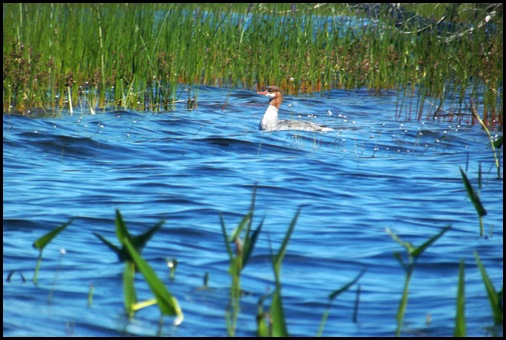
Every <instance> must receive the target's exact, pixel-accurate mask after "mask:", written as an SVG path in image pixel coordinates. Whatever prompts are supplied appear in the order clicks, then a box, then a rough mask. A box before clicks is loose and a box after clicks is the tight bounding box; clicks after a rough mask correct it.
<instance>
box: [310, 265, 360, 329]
mask: <svg viewBox="0 0 506 340" xmlns="http://www.w3.org/2000/svg"><path fill="white" fill-rule="evenodd" d="M364 273H365V269H364V270H362V271H361V272H360V273H359V274H358V275H357V277H355V278H354V279H353V280H351V281H350V282H348V283H347V284H345V285H344V286H342V287H341V288H339V289H337V290H335V291H333V292H332V293H330V295H329V300H330V301H329V304H328V306H327V310H326V311H325V312H324V313H323V316H322V321H321V322H320V329H319V330H318V334H317V335H316V336H317V337H321V336H322V333H323V329H324V328H325V323H326V322H327V318H328V316H329V312H330V307H331V306H332V301H334V299H335V298H336V297H337V296H338V295H339V294H341V293H342V292H345V291H347V290H348V289H349V288H350V287H351V286H353V285H354V284H355V283H356V282H357V281H358V280H360V278H361V277H362V275H364ZM359 289H360V286H359ZM356 308H357V304H355V309H356ZM355 318H356V316H354V319H355Z"/></svg>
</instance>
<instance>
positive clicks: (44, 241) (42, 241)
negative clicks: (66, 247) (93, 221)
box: [33, 218, 74, 284]
mask: <svg viewBox="0 0 506 340" xmlns="http://www.w3.org/2000/svg"><path fill="white" fill-rule="evenodd" d="M72 221H74V218H71V219H69V221H68V222H66V223H63V224H62V225H61V226H59V227H57V228H55V229H53V230H51V231H50V232H49V233H47V234H45V235H43V236H42V237H40V238H38V239H37V240H36V241H35V242H33V247H34V248H36V249H39V258H38V259H37V265H36V266H35V274H34V275H33V282H34V283H35V284H37V278H38V276H39V269H40V264H41V262H42V252H43V251H44V248H45V247H46V246H47V245H48V244H49V243H50V242H51V241H52V240H53V239H54V238H55V237H56V236H58V234H60V233H61V232H62V231H63V230H65V229H66V228H67V227H68V226H69V225H70V224H71V223H72Z"/></svg>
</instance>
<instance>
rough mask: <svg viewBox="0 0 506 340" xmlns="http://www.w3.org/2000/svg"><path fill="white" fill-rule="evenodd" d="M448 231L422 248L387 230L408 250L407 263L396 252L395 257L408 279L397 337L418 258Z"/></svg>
mask: <svg viewBox="0 0 506 340" xmlns="http://www.w3.org/2000/svg"><path fill="white" fill-rule="evenodd" d="M448 230H450V227H449V226H448V227H445V228H443V229H442V230H441V231H440V232H439V233H437V234H436V235H434V236H432V237H431V238H430V239H428V240H427V241H425V242H424V243H423V244H422V245H421V246H419V247H416V248H415V247H414V246H413V245H412V244H411V243H409V242H404V241H402V240H401V239H400V238H399V237H398V236H397V235H396V234H394V233H393V232H392V231H391V230H390V229H387V230H386V232H387V233H388V234H389V235H390V236H391V237H392V238H393V239H394V241H396V242H397V243H399V244H400V245H401V246H403V247H404V248H406V253H407V255H408V259H407V262H404V260H403V259H402V255H401V253H400V252H395V253H394V257H395V258H396V259H397V261H399V263H400V265H401V267H402V269H404V271H405V272H406V277H405V279H404V289H403V292H402V298H401V302H400V304H399V309H398V311H397V329H396V331H395V335H396V336H400V335H401V330H402V324H403V321H404V314H405V313H406V308H407V306H408V294H409V284H410V281H411V276H412V275H413V271H414V270H415V267H416V262H417V260H418V258H419V257H420V256H421V255H422V253H423V252H424V251H425V250H426V249H427V248H428V247H429V246H430V245H431V244H432V243H434V242H435V241H436V240H437V239H438V238H440V237H441V236H443V234H444V233H446V232H447V231H448Z"/></svg>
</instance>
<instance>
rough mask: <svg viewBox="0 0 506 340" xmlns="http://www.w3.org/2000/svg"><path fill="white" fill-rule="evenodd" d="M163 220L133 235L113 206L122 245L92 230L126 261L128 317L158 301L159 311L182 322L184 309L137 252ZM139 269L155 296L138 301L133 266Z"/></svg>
mask: <svg viewBox="0 0 506 340" xmlns="http://www.w3.org/2000/svg"><path fill="white" fill-rule="evenodd" d="M163 223H164V222H163V220H162V221H160V222H159V223H157V224H156V225H155V226H154V227H152V228H151V229H149V230H147V231H146V232H145V233H143V234H140V235H138V236H135V237H132V236H131V235H130V233H129V232H128V228H127V226H126V224H125V222H124V221H123V217H122V216H121V212H120V211H119V209H116V222H115V224H116V236H117V238H118V240H119V242H120V243H121V245H122V248H121V249H120V248H119V247H117V246H115V245H114V244H112V243H111V242H109V241H107V240H106V239H105V238H104V237H103V236H101V235H100V234H98V233H94V235H95V236H96V237H98V238H99V239H100V240H101V241H102V242H103V243H104V244H105V245H107V246H108V247H109V248H110V249H111V250H112V251H113V252H114V253H116V255H117V256H118V259H119V260H120V261H124V262H125V271H124V272H123V290H124V296H125V308H126V311H127V314H128V316H129V317H132V316H133V314H134V312H136V311H137V310H139V309H142V308H144V307H147V306H151V305H153V304H155V303H157V304H158V307H159V309H160V312H161V313H162V315H171V316H174V315H175V316H176V320H175V321H174V324H175V325H179V324H180V323H181V322H183V312H182V310H181V308H180V307H179V304H178V302H177V299H176V298H175V297H174V296H172V295H171V294H170V292H169V291H168V290H167V288H166V287H165V285H164V284H163V282H162V281H161V280H160V279H159V278H158V277H157V276H156V274H155V272H154V271H153V269H152V268H151V267H150V266H149V265H148V263H147V262H146V261H145V260H144V259H143V258H142V257H141V256H140V254H139V253H140V251H141V250H142V248H143V247H144V245H145V244H146V242H147V241H149V239H150V238H151V237H152V236H153V235H154V233H156V231H158V229H160V228H161V226H162V225H163ZM136 269H139V271H140V272H141V273H142V275H143V276H144V279H145V280H146V283H147V284H148V286H149V288H150V289H151V291H152V292H153V294H154V295H155V299H151V300H147V301H141V302H137V297H136V294H135V288H134V276H135V270H136Z"/></svg>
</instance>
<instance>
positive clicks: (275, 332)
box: [271, 287, 288, 337]
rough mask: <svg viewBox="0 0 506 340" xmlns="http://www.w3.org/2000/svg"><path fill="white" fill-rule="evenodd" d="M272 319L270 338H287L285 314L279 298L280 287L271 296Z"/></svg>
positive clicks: (281, 300)
mask: <svg viewBox="0 0 506 340" xmlns="http://www.w3.org/2000/svg"><path fill="white" fill-rule="evenodd" d="M271 318H272V336H282V337H287V336H288V330H287V328H286V322H285V312H284V308H283V299H282V297H281V287H280V288H279V289H278V288H277V289H276V291H275V292H274V293H273V294H272V304H271Z"/></svg>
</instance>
